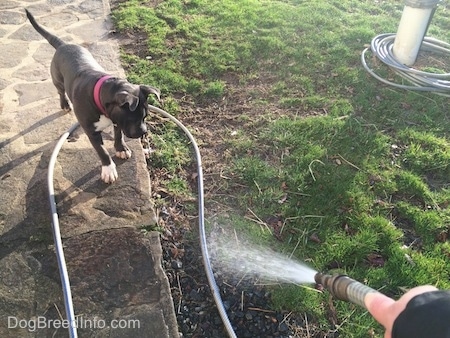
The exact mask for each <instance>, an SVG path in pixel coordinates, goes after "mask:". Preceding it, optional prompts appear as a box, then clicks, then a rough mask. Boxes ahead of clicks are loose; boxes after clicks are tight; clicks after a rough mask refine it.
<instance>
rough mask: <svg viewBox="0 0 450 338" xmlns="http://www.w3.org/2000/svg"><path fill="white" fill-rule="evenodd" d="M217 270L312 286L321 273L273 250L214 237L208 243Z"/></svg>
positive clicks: (231, 239) (232, 239)
mask: <svg viewBox="0 0 450 338" xmlns="http://www.w3.org/2000/svg"><path fill="white" fill-rule="evenodd" d="M208 242H209V243H208V248H209V250H210V255H211V261H212V263H213V266H214V269H215V270H219V271H221V272H224V273H228V274H233V275H236V276H238V275H240V276H242V277H243V278H245V277H257V278H261V279H264V280H267V281H276V282H285V283H297V284H312V283H315V281H314V276H315V275H316V273H317V271H315V270H314V269H312V268H310V267H309V266H307V265H305V264H304V263H301V262H299V261H297V260H295V259H292V258H289V257H288V256H286V255H282V254H280V253H278V252H276V251H274V250H271V249H269V248H265V247H261V246H256V245H254V244H251V243H248V242H241V241H238V240H237V239H235V238H226V237H224V236H210V238H209V241H208Z"/></svg>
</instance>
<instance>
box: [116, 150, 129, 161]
mask: <svg viewBox="0 0 450 338" xmlns="http://www.w3.org/2000/svg"><path fill="white" fill-rule="evenodd" d="M116 157H117V158H121V159H122V160H126V159H128V158H130V157H131V150H130V149H125V150H123V151H116Z"/></svg>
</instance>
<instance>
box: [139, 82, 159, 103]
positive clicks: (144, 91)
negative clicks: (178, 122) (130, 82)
mask: <svg viewBox="0 0 450 338" xmlns="http://www.w3.org/2000/svg"><path fill="white" fill-rule="evenodd" d="M139 87H140V88H141V92H142V94H144V96H145V97H147V96H149V95H150V94H155V95H156V97H157V98H158V101H161V96H160V95H161V91H160V90H159V89H158V88H155V87H152V86H144V85H140V86H139Z"/></svg>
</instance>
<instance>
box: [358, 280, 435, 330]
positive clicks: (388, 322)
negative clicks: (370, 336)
mask: <svg viewBox="0 0 450 338" xmlns="http://www.w3.org/2000/svg"><path fill="white" fill-rule="evenodd" d="M435 290H437V289H436V288H435V287H434V286H431V285H423V286H418V287H415V288H413V289H411V290H409V291H408V292H407V293H405V294H404V295H403V296H402V297H401V298H400V299H399V300H397V301H395V300H394V299H392V298H389V297H387V296H385V295H383V294H382V293H379V292H373V293H369V294H367V295H366V297H365V298H364V303H365V305H366V307H367V310H369V312H370V314H371V315H372V316H373V317H374V318H375V319H376V320H377V322H379V323H380V324H381V325H383V326H384V328H385V329H386V332H385V334H384V338H392V327H393V325H394V321H395V319H396V318H397V317H398V315H399V314H400V313H401V312H402V311H403V310H404V309H405V307H406V304H408V302H409V301H410V300H411V299H412V298H414V297H415V296H417V295H420V294H422V293H425V292H429V291H435Z"/></svg>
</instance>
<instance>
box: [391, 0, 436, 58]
mask: <svg viewBox="0 0 450 338" xmlns="http://www.w3.org/2000/svg"><path fill="white" fill-rule="evenodd" d="M438 2H439V0H437V1H406V2H405V7H404V8H403V13H402V18H401V19H400V23H399V26H398V29H397V35H396V37H395V41H394V47H393V48H394V49H393V53H394V56H395V58H396V59H397V60H398V61H399V62H400V63H402V64H404V65H406V66H412V65H414V63H415V62H416V59H417V55H418V54H419V49H420V46H421V45H422V41H423V38H424V37H425V34H426V32H427V29H428V25H429V22H430V20H431V18H432V16H433V14H434V10H435V7H436V5H437V3H438Z"/></svg>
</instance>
